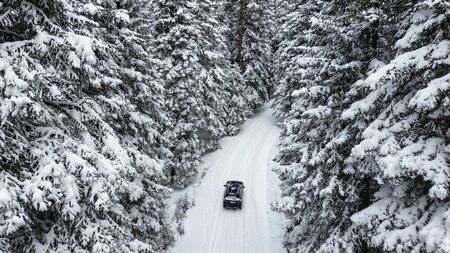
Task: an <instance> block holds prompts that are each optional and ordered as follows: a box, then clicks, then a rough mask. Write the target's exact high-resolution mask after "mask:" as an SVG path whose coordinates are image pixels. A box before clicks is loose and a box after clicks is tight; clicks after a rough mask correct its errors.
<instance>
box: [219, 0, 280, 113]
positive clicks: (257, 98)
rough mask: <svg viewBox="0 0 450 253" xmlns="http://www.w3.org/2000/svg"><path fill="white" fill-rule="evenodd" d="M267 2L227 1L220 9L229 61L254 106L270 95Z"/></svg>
mask: <svg viewBox="0 0 450 253" xmlns="http://www.w3.org/2000/svg"><path fill="white" fill-rule="evenodd" d="M269 7H270V2H269V1H268V0H263V1H256V0H227V1H225V6H224V15H225V17H224V18H225V24H228V26H229V29H228V36H227V37H228V44H229V47H230V50H231V56H232V60H233V62H235V63H236V64H237V65H238V66H239V68H240V71H241V74H242V76H243V79H244V82H245V85H246V86H247V87H248V88H250V90H249V91H248V92H249V93H250V94H252V98H253V101H254V106H256V105H257V104H259V103H261V101H267V100H268V99H269V97H270V96H271V93H272V89H273V88H272V86H273V85H272V79H271V77H272V45H271V36H272V32H273V28H272V26H273V23H272V22H271V21H270V19H271V17H272V16H273V14H272V13H271V9H270V8H269Z"/></svg>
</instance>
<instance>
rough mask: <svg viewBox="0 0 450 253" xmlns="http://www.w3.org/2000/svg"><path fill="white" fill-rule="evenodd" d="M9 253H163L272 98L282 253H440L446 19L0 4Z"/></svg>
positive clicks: (449, 114) (394, 2) (448, 42)
mask: <svg viewBox="0 0 450 253" xmlns="http://www.w3.org/2000/svg"><path fill="white" fill-rule="evenodd" d="M0 92H1V94H0V101H1V105H0V251H1V252H164V251H166V250H167V249H168V247H170V245H172V244H173V241H174V231H172V229H171V227H170V224H169V221H168V219H167V208H168V207H167V203H166V199H167V198H168V196H169V194H170V192H171V191H172V190H173V189H179V188H183V187H186V186H188V185H190V184H191V183H192V180H193V179H194V178H195V177H196V176H197V173H198V166H199V164H200V159H201V156H202V155H203V154H205V153H206V152H209V151H212V150H215V149H217V148H218V147H219V139H220V138H222V137H224V136H227V135H233V134H236V133H237V132H238V130H239V126H240V125H241V124H242V123H243V122H244V121H245V119H246V118H247V117H249V116H251V115H252V113H253V110H254V109H255V108H257V107H258V106H260V105H261V104H263V103H265V102H267V101H268V100H270V99H272V98H273V103H272V106H273V108H274V109H275V111H276V116H277V117H278V119H279V124H280V126H281V127H282V129H283V132H282V136H281V138H280V144H279V146H280V152H279V154H278V156H277V158H276V161H277V166H276V168H275V170H276V172H277V173H278V175H279V177H280V179H281V180H282V185H281V186H282V190H283V192H282V197H283V199H282V201H280V202H278V203H274V209H275V210H277V211H280V212H282V213H284V214H285V215H286V217H287V218H288V224H287V227H286V231H285V232H286V233H285V238H284V246H285V247H286V249H287V250H288V252H450V225H449V224H450V194H449V193H450V192H449V187H450V3H449V2H448V1H447V0H421V1H419V0H413V1H406V0H381V1H376V0H353V1H343V0H320V1H319V0H106V1H100V0H0Z"/></svg>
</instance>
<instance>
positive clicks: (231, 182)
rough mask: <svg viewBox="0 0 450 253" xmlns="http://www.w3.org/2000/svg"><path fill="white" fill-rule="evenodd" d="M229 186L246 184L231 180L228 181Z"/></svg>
mask: <svg viewBox="0 0 450 253" xmlns="http://www.w3.org/2000/svg"><path fill="white" fill-rule="evenodd" d="M227 184H242V185H243V184H244V183H242V182H241V181H235V180H229V181H227Z"/></svg>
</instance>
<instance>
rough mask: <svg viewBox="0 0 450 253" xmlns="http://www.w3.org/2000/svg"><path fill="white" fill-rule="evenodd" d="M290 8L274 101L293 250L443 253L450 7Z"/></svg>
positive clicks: (305, 4)
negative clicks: (280, 124) (281, 128)
mask: <svg viewBox="0 0 450 253" xmlns="http://www.w3.org/2000/svg"><path fill="white" fill-rule="evenodd" d="M286 10H287V11H288V14H287V15H286V17H284V18H283V20H282V26H281V28H280V29H279V30H280V31H281V33H280V34H279V35H278V36H277V38H279V39H278V40H279V49H278V52H277V66H279V68H278V69H277V72H276V74H277V76H276V78H277V81H278V84H279V85H280V86H279V90H278V92H277V95H276V101H275V108H276V109H277V111H278V112H277V114H278V116H279V117H280V119H282V120H283V121H284V131H283V136H282V141H281V152H280V155H279V157H278V161H279V162H280V166H279V167H278V168H277V171H278V172H279V174H280V177H281V179H282V182H283V195H284V198H283V201H282V202H281V203H279V205H277V209H278V210H281V211H283V212H284V213H286V214H287V215H288V217H289V221H290V222H289V225H288V228H287V234H286V238H285V245H286V247H287V248H288V249H289V250H293V251H299V252H300V251H301V252H372V251H373V252H384V251H386V252H394V251H395V252H448V251H449V249H448V248H447V246H446V245H448V242H447V241H446V238H447V237H446V235H447V233H448V226H446V225H444V224H445V219H446V218H445V212H446V211H448V209H449V208H448V203H447V202H448V201H447V200H448V197H447V194H448V188H447V187H448V183H447V180H446V179H445V178H448V168H449V155H448V129H449V128H448V124H447V123H446V122H448V121H449V120H448V114H449V113H448V105H447V101H446V100H447V99H446V98H447V97H448V87H447V86H448V85H446V84H447V83H448V78H447V76H448V69H449V68H448V64H449V63H448V61H447V59H448V52H449V51H448V48H449V46H448V31H449V30H448V25H447V24H448V13H449V12H448V4H446V3H444V1H435V2H433V3H431V2H430V3H415V2H410V1H406V2H405V1H383V2H381V3H378V2H376V1H353V2H350V3H348V2H346V3H345V5H344V3H343V2H342V1H325V2H324V1H313V0H312V1H298V2H295V1H293V2H292V3H290V4H287V5H286ZM395 32H397V33H395ZM444 122H445V123H444ZM438 175H439V176H438ZM438 178H439V179H438ZM437 231H440V232H437Z"/></svg>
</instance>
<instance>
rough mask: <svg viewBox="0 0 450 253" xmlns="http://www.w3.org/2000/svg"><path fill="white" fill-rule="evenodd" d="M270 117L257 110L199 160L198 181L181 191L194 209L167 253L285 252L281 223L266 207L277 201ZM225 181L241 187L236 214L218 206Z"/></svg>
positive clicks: (274, 137) (273, 128)
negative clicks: (236, 131)
mask: <svg viewBox="0 0 450 253" xmlns="http://www.w3.org/2000/svg"><path fill="white" fill-rule="evenodd" d="M272 114H273V111H272V109H270V108H269V106H268V105H266V106H264V107H262V108H261V109H260V111H259V112H258V113H257V114H256V115H255V116H254V117H253V118H251V119H249V120H248V121H247V122H246V123H245V124H244V125H243V127H242V129H241V131H240V133H239V134H238V135H237V136H233V137H226V138H224V139H222V140H221V147H222V148H221V149H219V150H218V151H216V152H214V153H211V154H208V155H206V156H205V157H204V158H203V164H202V166H201V167H202V168H203V169H204V170H205V175H204V177H203V178H202V179H199V180H201V181H199V182H198V183H197V184H194V185H193V188H191V189H188V190H186V191H188V192H189V193H190V194H192V197H193V198H194V199H195V206H194V207H192V208H191V209H189V210H188V211H187V217H186V220H185V221H184V231H185V233H184V235H182V236H181V237H179V238H177V242H176V244H175V246H174V247H173V248H172V249H169V251H168V252H169V253H222V252H223V253H225V252H227V253H229V252H233V253H282V252H286V251H285V250H284V249H283V247H282V236H283V226H284V224H285V221H284V218H283V216H282V214H279V213H275V212H273V211H272V210H271V208H270V205H271V203H273V202H275V201H278V200H279V198H280V190H279V188H278V184H279V180H278V178H277V176H276V174H275V173H274V172H273V171H272V167H273V162H272V159H273V158H274V156H275V154H276V151H277V150H276V144H277V141H278V136H279V134H280V129H279V128H278V127H277V126H276V125H275V121H274V118H273V116H272ZM227 180H240V181H243V182H244V185H245V189H244V197H243V198H244V202H243V207H242V210H228V209H224V208H223V207H222V200H223V192H224V187H223V185H224V184H225V182H226V181H227ZM181 195H183V194H181V193H180V192H174V196H181ZM171 202H172V203H174V200H173V199H172V200H171Z"/></svg>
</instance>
